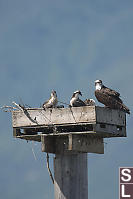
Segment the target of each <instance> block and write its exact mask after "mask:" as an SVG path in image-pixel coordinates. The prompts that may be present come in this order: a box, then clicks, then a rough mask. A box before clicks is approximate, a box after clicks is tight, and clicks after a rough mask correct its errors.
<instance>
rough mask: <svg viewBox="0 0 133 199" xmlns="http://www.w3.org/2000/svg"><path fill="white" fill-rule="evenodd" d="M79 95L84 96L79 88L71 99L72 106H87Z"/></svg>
mask: <svg viewBox="0 0 133 199" xmlns="http://www.w3.org/2000/svg"><path fill="white" fill-rule="evenodd" d="M79 95H81V96H82V93H81V92H80V91H79V90H77V91H75V92H74V93H73V95H72V98H71V100H70V106H74V107H79V106H86V104H85V103H84V102H83V101H82V100H81V99H79Z"/></svg>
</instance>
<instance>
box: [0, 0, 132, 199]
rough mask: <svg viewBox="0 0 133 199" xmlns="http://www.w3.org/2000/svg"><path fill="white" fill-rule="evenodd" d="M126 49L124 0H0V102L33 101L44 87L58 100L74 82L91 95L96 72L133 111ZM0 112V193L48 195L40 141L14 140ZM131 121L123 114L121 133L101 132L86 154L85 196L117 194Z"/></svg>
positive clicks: (5, 196)
mask: <svg viewBox="0 0 133 199" xmlns="http://www.w3.org/2000/svg"><path fill="white" fill-rule="evenodd" d="M132 53H133V1H132V0H128V1H125V0H117V1H115V0H112V1H108V0H100V1H99V0H93V1H92V0H82V1H81V0H38V1H37V0H23V1H20V0H12V1H11V0H1V1H0V90H1V98H0V106H3V105H5V104H6V105H11V102H12V101H13V100H15V101H16V102H18V103H20V102H21V101H23V102H24V103H26V104H29V105H31V106H32V107H39V106H40V104H41V103H43V101H44V100H46V99H47V98H48V97H49V95H50V92H51V90H52V89H55V90H56V91H57V94H58V97H59V99H60V100H61V101H64V102H66V103H69V100H70V97H71V95H72V92H73V91H75V90H77V89H80V90H81V91H82V93H83V97H82V99H84V98H87V97H91V98H94V99H95V97H94V89H95V88H94V81H95V80H96V79H102V80H103V82H104V83H105V85H106V86H109V87H111V88H113V89H116V90H117V91H119V92H120V93H121V96H122V99H123V101H124V103H125V104H126V105H128V106H129V108H130V109H131V111H133V108H132V103H133V92H132V85H131V83H132V77H133V55H132ZM95 100H96V99H95ZM97 105H100V104H99V103H97ZM0 118H1V132H0V138H1V139H0V164H1V167H0V168H1V169H0V195H1V198H2V199H18V198H19V199H23V198H32V199H36V198H41V199H52V198H53V185H52V182H51V180H50V178H49V175H48V172H47V169H46V156H45V154H44V153H42V152H41V145H40V144H37V143H27V142H26V141H22V140H16V139H14V138H13V137H12V126H11V114H10V113H3V112H2V111H1V112H0ZM132 128H133V122H132V114H131V115H130V116H127V135H128V137H127V138H115V139H108V140H107V139H106V140H105V142H106V143H107V144H105V154H104V155H96V154H89V155H88V167H89V176H88V177H89V197H90V198H89V199H92V198H93V199H97V198H99V199H103V198H108V199H112V198H118V167H119V166H133V156H132V151H133V134H132V130H131V129H132ZM32 147H33V148H34V151H35V154H36V156H37V161H35V159H34V157H33V154H32ZM52 157H53V156H51V166H52Z"/></svg>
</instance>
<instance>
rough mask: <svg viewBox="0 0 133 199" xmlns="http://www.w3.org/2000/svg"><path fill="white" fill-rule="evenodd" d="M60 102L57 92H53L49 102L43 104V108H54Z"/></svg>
mask: <svg viewBox="0 0 133 199" xmlns="http://www.w3.org/2000/svg"><path fill="white" fill-rule="evenodd" d="M57 103H58V100H57V94H56V91H54V90H53V91H52V92H51V96H50V98H49V100H47V101H46V102H44V103H43V105H42V107H43V108H44V109H45V108H54V107H56V106H57Z"/></svg>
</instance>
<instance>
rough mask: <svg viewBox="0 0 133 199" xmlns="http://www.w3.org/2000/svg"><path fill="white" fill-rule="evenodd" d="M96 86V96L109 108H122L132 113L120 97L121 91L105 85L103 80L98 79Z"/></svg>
mask: <svg viewBox="0 0 133 199" xmlns="http://www.w3.org/2000/svg"><path fill="white" fill-rule="evenodd" d="M95 87H96V90H95V96H96V98H97V100H98V101H99V102H101V103H102V104H104V105H105V106H107V107H109V108H112V109H120V110H122V111H124V112H126V113H128V114H130V110H129V108H127V107H126V106H125V105H124V104H123V102H122V100H121V99H120V93H118V92H116V91H115V90H112V89H110V88H107V87H106V86H104V85H103V83H102V80H96V81H95Z"/></svg>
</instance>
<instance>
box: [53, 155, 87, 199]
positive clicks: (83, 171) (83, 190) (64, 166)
mask: <svg viewBox="0 0 133 199" xmlns="http://www.w3.org/2000/svg"><path fill="white" fill-rule="evenodd" d="M54 178H55V182H54V189H55V199H74V198H75V199H88V165H87V153H77V154H69V155H68V154H67V155H60V154H58V155H57V154H56V155H55V158H54Z"/></svg>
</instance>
